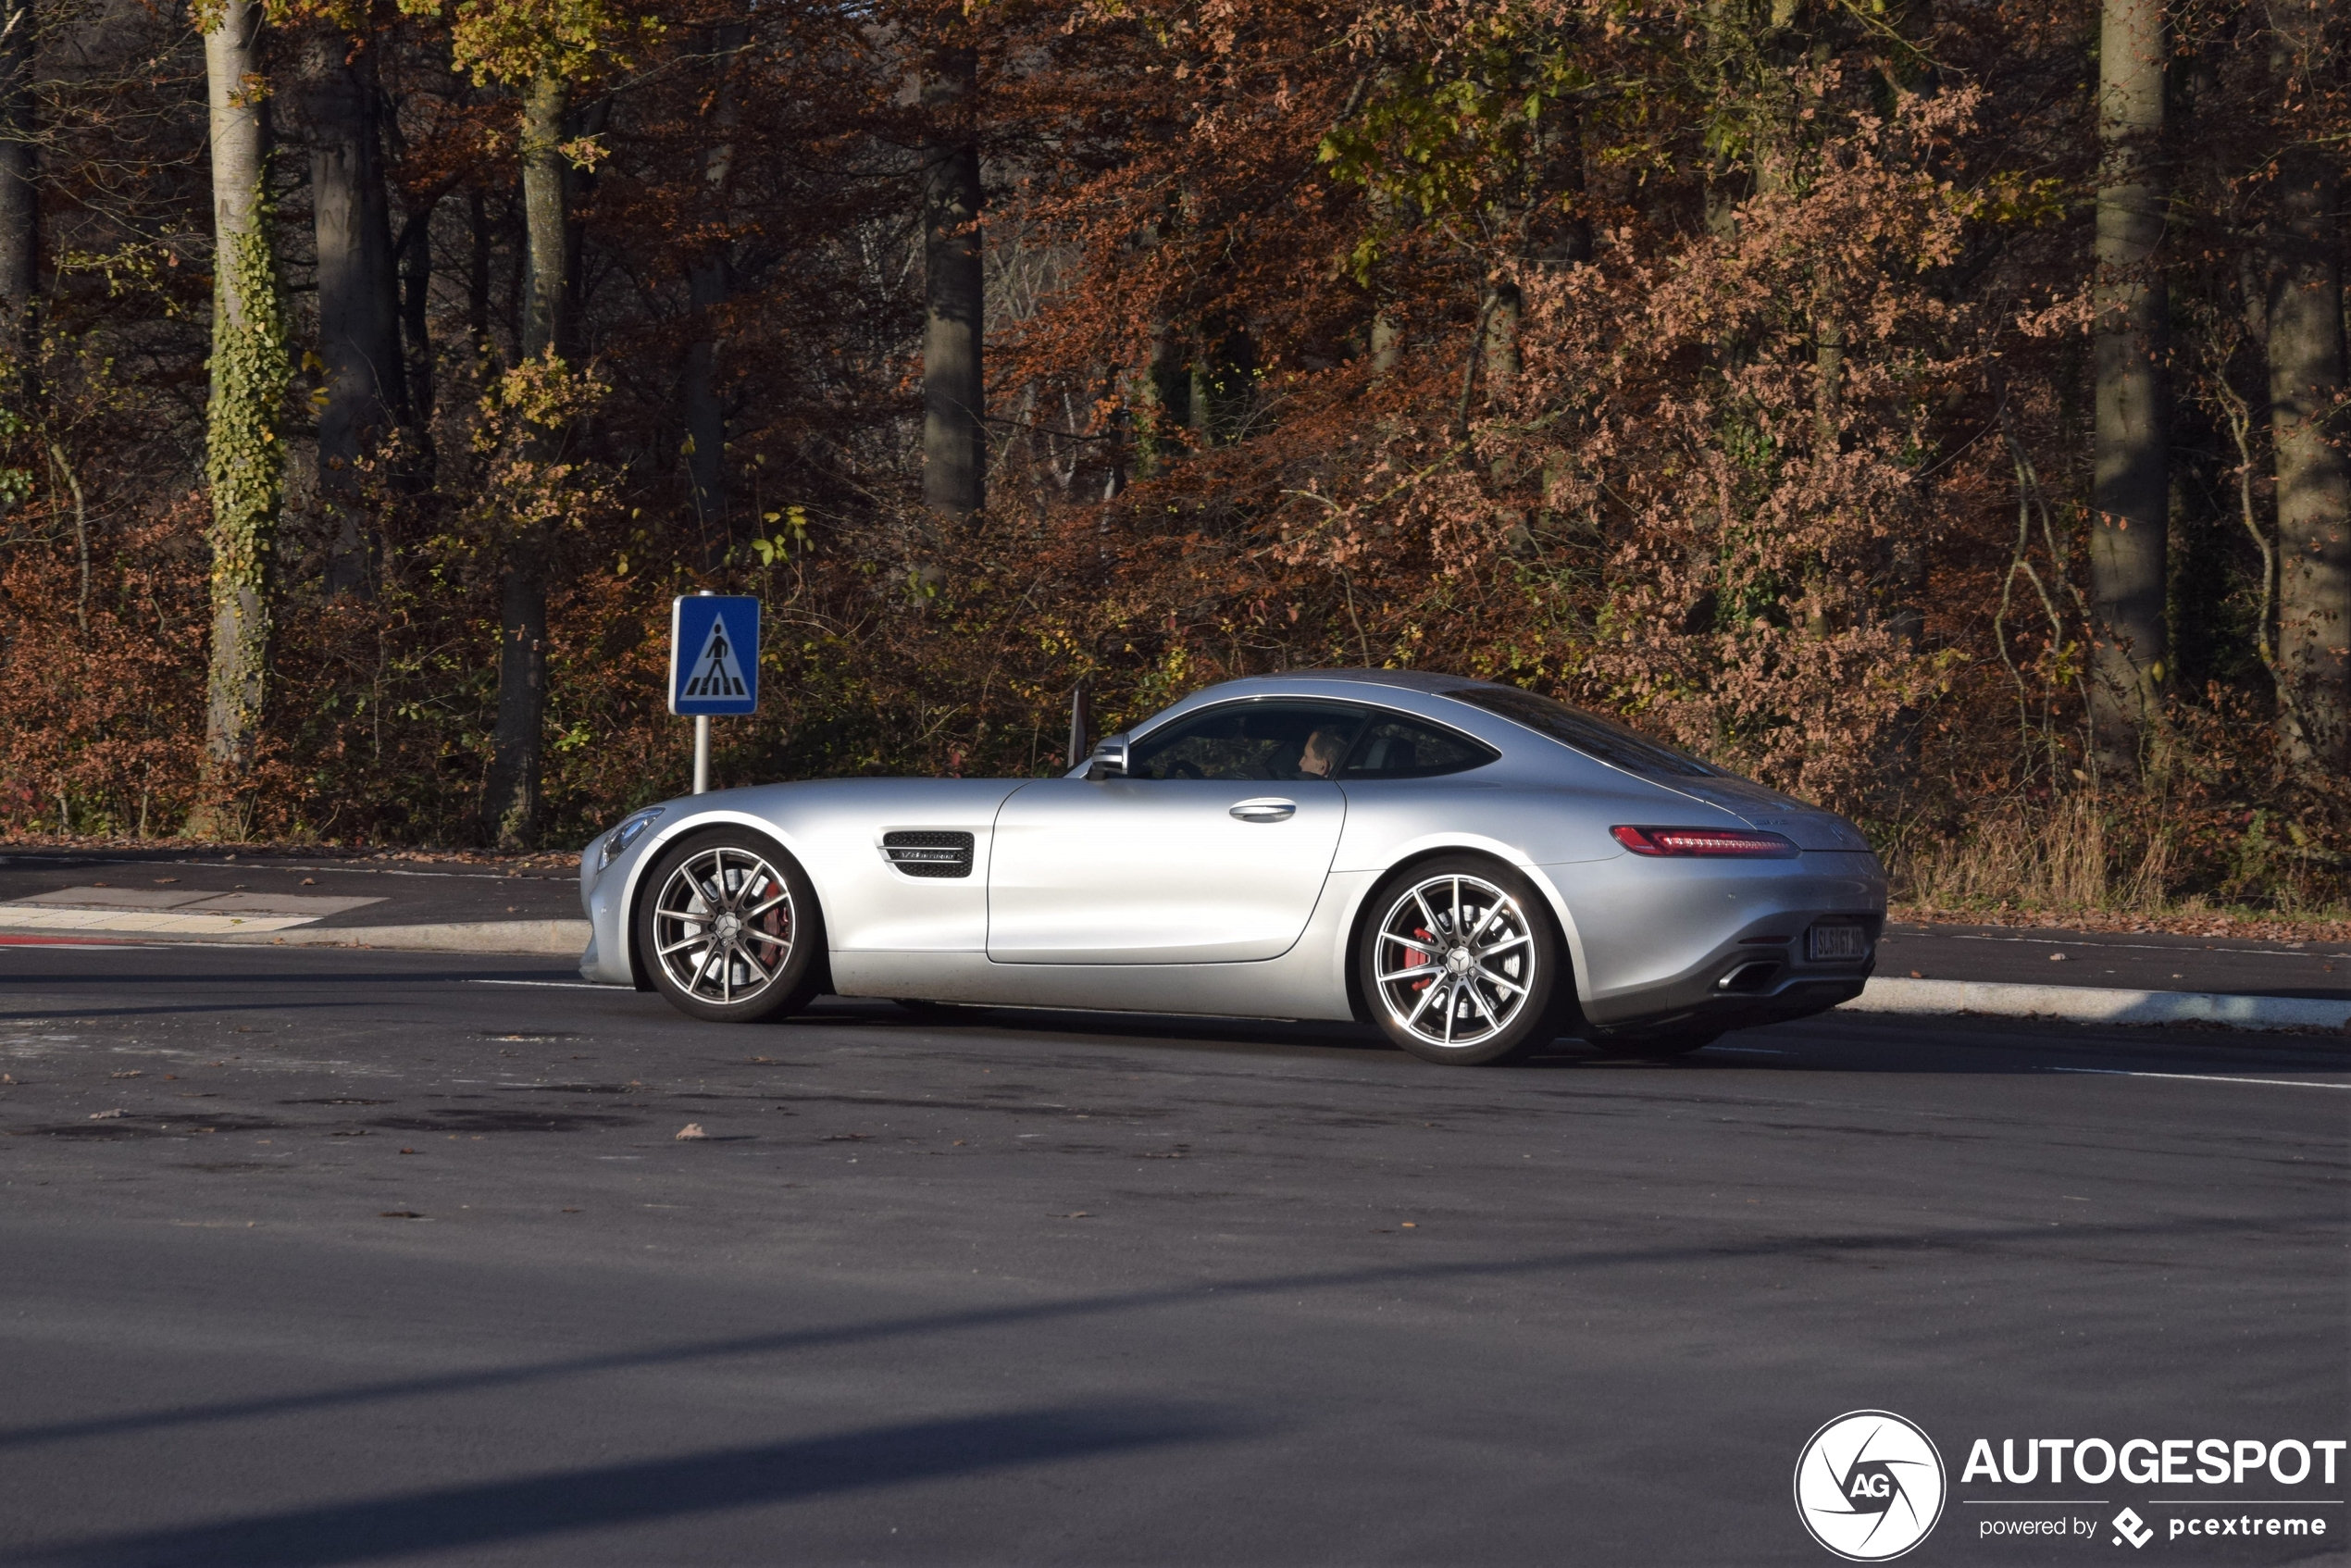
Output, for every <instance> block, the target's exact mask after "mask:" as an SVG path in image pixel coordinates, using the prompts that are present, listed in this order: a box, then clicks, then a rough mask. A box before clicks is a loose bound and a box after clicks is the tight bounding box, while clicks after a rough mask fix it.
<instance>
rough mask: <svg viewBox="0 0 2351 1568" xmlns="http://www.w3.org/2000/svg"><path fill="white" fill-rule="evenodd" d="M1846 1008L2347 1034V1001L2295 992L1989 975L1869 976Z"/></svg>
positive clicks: (2350, 1016) (2350, 1010) (2350, 1021)
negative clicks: (2234, 992) (2060, 982)
mask: <svg viewBox="0 0 2351 1568" xmlns="http://www.w3.org/2000/svg"><path fill="white" fill-rule="evenodd" d="M1838 1011H1840V1012H1846V1013H1924V1014H1953V1013H1973V1014H1982V1015H1984V1016H1989V1017H1995V1018H2065V1019H2071V1020H2072V1021H2074V1022H2077V1023H2084V1024H2218V1025H2220V1026H2221V1027H2223V1028H2231V1029H2328V1030H2333V1031H2336V1032H2345V1033H2351V1002H2335V1001H2328V1000H2324V999H2320V998H2316V997H2298V996H2223V995H2220V994H2219V993H2217V992H2213V991H2140V990H2119V989H2105V988H2103V987H2097V986H2028V985H2012V984H2009V983H2006V982H2003V981H1995V980H1904V979H1872V980H1871V981H1870V982H1869V984H1868V985H1866V986H1864V987H1863V988H1862V990H1861V994H1860V996H1857V997H1855V998H1854V999H1853V1000H1852V1001H1850V1002H1845V1003H1842V1004H1841V1005H1840V1007H1839V1009H1838Z"/></svg>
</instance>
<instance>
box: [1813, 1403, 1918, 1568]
mask: <svg viewBox="0 0 2351 1568" xmlns="http://www.w3.org/2000/svg"><path fill="white" fill-rule="evenodd" d="M1944 1495H1945V1483H1944V1477H1943V1456H1942V1455H1941V1454H1940V1453H1937V1452H1936V1451H1935V1449H1934V1440H1933V1439H1932V1438H1930V1437H1928V1436H1927V1435H1926V1434H1925V1433H1924V1432H1922V1431H1921V1430H1920V1429H1919V1428H1918V1426H1917V1425H1914V1424H1912V1423H1911V1422H1909V1421H1906V1420H1904V1419H1903V1418H1902V1417H1901V1416H1898V1415H1896V1414H1895V1413H1894V1412H1892V1411H1885V1410H1857V1411H1852V1412H1848V1413H1847V1414H1844V1415H1840V1416H1838V1417H1837V1418H1836V1419H1835V1421H1832V1422H1830V1423H1829V1424H1828V1425H1825V1426H1823V1427H1822V1428H1821V1429H1820V1430H1819V1431H1817V1432H1815V1433H1813V1434H1812V1437H1811V1440H1810V1441H1809V1442H1807V1443H1806V1444H1805V1445H1804V1451H1803V1453H1802V1454H1800V1455H1799V1456H1797V1462H1796V1513H1797V1518H1799V1519H1801V1520H1803V1521H1804V1527H1805V1529H1807V1530H1809V1531H1810V1532H1811V1535H1812V1538H1813V1539H1814V1540H1816V1541H1818V1542H1820V1543H1821V1545H1822V1546H1823V1547H1825V1548H1827V1549H1829V1550H1830V1551H1832V1552H1834V1553H1835V1554H1836V1555H1837V1556H1839V1557H1841V1558H1844V1559H1845V1560H1846V1561H1847V1562H1886V1561H1887V1560H1889V1559H1891V1558H1897V1557H1899V1556H1901V1555H1902V1554H1903V1553H1904V1552H1906V1551H1908V1550H1909V1549H1911V1548H1912V1547H1914V1546H1916V1545H1918V1544H1919V1543H1920V1542H1921V1541H1922V1540H1924V1539H1926V1537H1927V1532H1929V1531H1930V1530H1932V1529H1934V1523H1935V1521H1936V1520H1938V1519H1940V1518H1942V1517H1943V1500H1944Z"/></svg>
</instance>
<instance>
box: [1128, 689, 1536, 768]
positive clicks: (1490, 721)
mask: <svg viewBox="0 0 2351 1568" xmlns="http://www.w3.org/2000/svg"><path fill="white" fill-rule="evenodd" d="M1496 684H1497V683H1496V682H1493V681H1490V680H1477V679H1474V678H1470V677H1467V676H1458V675H1440V674H1437V673H1435V672H1432V671H1428V670H1412V669H1298V670H1286V671H1284V672H1282V673H1281V674H1279V675H1251V676H1243V677H1241V678H1239V679H1238V680H1222V681H1219V682H1217V683H1216V684H1215V685H1213V686H1203V687H1201V688H1200V690H1199V691H1194V692H1191V693H1190V694H1188V696H1185V697H1183V698H1181V699H1180V700H1178V701H1176V702H1175V703H1170V704H1169V705H1168V706H1167V707H1165V708H1163V709H1161V710H1160V711H1159V712H1158V713H1155V714H1153V715H1151V716H1150V717H1148V718H1145V719H1140V720H1138V721H1136V722H1135V723H1134V724H1133V725H1131V726H1129V728H1130V729H1132V730H1133V731H1135V732H1136V733H1138V734H1147V733H1149V732H1150V731H1151V730H1154V729H1157V728H1160V727H1161V726H1162V725H1163V724H1167V723H1169V722H1171V721H1173V720H1175V719H1177V718H1181V717H1184V716H1187V715H1189V714H1193V713H1197V712H1199V711H1200V709H1201V708H1204V707H1213V706H1215V705H1216V704H1218V703H1232V702H1249V701H1251V700H1255V699H1263V698H1271V697H1320V698H1325V699H1332V698H1336V699H1338V700H1341V701H1347V700H1352V701H1355V702H1359V703H1377V702H1380V701H1381V700H1382V693H1384V692H1385V693H1387V694H1388V696H1387V705H1388V706H1391V707H1395V708H1399V709H1400V710H1402V711H1404V712H1407V713H1412V714H1414V715H1415V716H1419V717H1422V718H1434V719H1437V720H1438V721H1439V722H1442V723H1445V724H1449V725H1450V726H1452V727H1453V728H1456V729H1463V730H1467V731H1468V732H1469V733H1471V734H1473V735H1474V736H1476V737H1477V738H1478V739H1480V740H1485V741H1486V742H1488V743H1489V744H1495V745H1499V746H1501V747H1502V749H1503V750H1504V751H1505V752H1506V753H1507V752H1510V751H1512V750H1519V751H1521V752H1524V748H1525V742H1526V740H1527V739H1528V738H1530V737H1535V738H1537V739H1540V740H1544V741H1545V742H1547V746H1546V747H1545V748H1543V749H1545V750H1548V749H1549V747H1553V746H1557V745H1558V744H1559V742H1558V741H1556V740H1552V739H1551V738H1550V737H1549V736H1538V735H1537V734H1536V731H1533V730H1529V729H1527V728H1524V727H1523V726H1521V725H1516V724H1512V723H1511V722H1510V721H1509V720H1508V719H1505V718H1502V717H1500V716H1498V715H1495V714H1492V713H1488V712H1486V711H1484V710H1482V709H1480V708H1477V707H1475V706H1474V705H1472V704H1469V703H1452V702H1446V701H1443V700H1442V699H1444V698H1446V697H1448V696H1449V695H1450V694H1451V693H1453V692H1456V691H1460V690H1461V689H1462V688H1463V687H1465V686H1487V687H1490V686H1494V685H1496ZM1506 690H1514V688H1506ZM1398 697H1402V698H1404V699H1405V700H1404V701H1401V702H1398V701H1396V698H1398ZM1431 698H1436V699H1439V700H1438V701H1436V702H1432V701H1430V699H1431ZM1413 699H1418V700H1417V701H1414V700H1413Z"/></svg>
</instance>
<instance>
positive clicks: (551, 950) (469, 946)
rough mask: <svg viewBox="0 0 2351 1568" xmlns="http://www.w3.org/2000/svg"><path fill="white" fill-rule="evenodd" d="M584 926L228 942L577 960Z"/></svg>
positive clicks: (539, 923) (347, 931) (359, 929)
mask: <svg viewBox="0 0 2351 1568" xmlns="http://www.w3.org/2000/svg"><path fill="white" fill-rule="evenodd" d="M590 935H591V927H590V926H589V924H588V922H587V921H585V920H466V921H450V922H447V923H444V924H442V925H438V926H330V927H325V928H323V929H321V928H317V927H312V928H308V929H295V930H292V931H267V932H262V931H256V932H255V933H254V934H253V935H252V936H250V937H237V938H234V939H232V940H235V941H236V942H237V943H238V944H239V945H241V946H254V947H281V946H282V947H372V948H391V949H394V950H402V951H406V952H513V953H529V954H531V955H532V956H534V957H548V958H570V959H577V958H578V956H579V955H580V954H581V953H583V952H586V951H587V950H588V939H589V936H590Z"/></svg>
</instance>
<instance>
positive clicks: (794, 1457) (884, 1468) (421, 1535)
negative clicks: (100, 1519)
mask: <svg viewBox="0 0 2351 1568" xmlns="http://www.w3.org/2000/svg"><path fill="white" fill-rule="evenodd" d="M1243 1425H1244V1424H1243V1423H1242V1422H1240V1421H1239V1420H1238V1418H1234V1417H1230V1416H1223V1415H1216V1414H1212V1413H1209V1412H1202V1411H1198V1410H1188V1409H1181V1408H1171V1407H1165V1406H1149V1405H1081V1406H1069V1407H1064V1408H1059V1409H1046V1410H1036V1411H1023V1412H1013V1413H1008V1414H1002V1415H982V1416H967V1417H963V1418H960V1419H954V1420H941V1421H926V1422H915V1423H910V1424H906V1425H896V1426H881V1427H875V1428H872V1429H870V1430H867V1431H863V1432H851V1433H845V1434H842V1435H840V1436H838V1437H803V1438H800V1439H798V1440H795V1441H792V1442H783V1443H767V1444H762V1445H760V1446H758V1447H753V1448H740V1449H723V1450H718V1451H716V1452H712V1453H697V1454H687V1455H681V1456H679V1457H677V1458H672V1459H655V1460H641V1461H637V1462H632V1463H626V1464H607V1465H598V1466H595V1467H593V1468H589V1469H580V1470H570V1471H565V1472H562V1473H560V1474H557V1475H540V1476H532V1477H529V1478H528V1479H522V1480H512V1481H488V1482H482V1483H479V1484H477V1485H472V1486H459V1487H436V1488H434V1489H432V1490H429V1491H417V1492H409V1493H406V1494H404V1495H403V1496H398V1497H391V1498H380V1499H374V1500H367V1501H357V1502H343V1503H329V1504H324V1505H321V1506H317V1507H313V1508H298V1509H289V1510H287V1511H285V1512H278V1513H258V1514H253V1515H249V1516H247V1517H245V1518H242V1519H230V1520H226V1521H223V1522H221V1523H218V1524H192V1525H188V1526H186V1527H184V1528H180V1529H165V1530H150V1531H140V1532H136V1533H130V1534H123V1535H116V1536H102V1537H94V1538H90V1539H85V1540H81V1541H75V1542H69V1543H62V1544H58V1545H55V1546H49V1547H34V1548H31V1549H27V1550H24V1551H21V1552H18V1553H12V1554H10V1555H9V1556H8V1557H7V1558H6V1559H5V1561H6V1562H10V1563H22V1564H28V1565H30V1564H43V1565H46V1568H100V1565H101V1564H103V1565H104V1568H161V1565H162V1564H166V1563H170V1564H174V1565H181V1564H190V1563H218V1564H223V1565H230V1564H233V1565H235V1568H310V1565H319V1564H328V1563H338V1562H367V1561H368V1560H370V1559H375V1558H386V1557H405V1556H408V1555H411V1554H415V1553H423V1552H436V1551H460V1550H464V1549H468V1548H479V1547H484V1546H488V1545H491V1544H492V1543H495V1542H502V1541H514V1540H520V1539H526V1538H529V1537H539V1536H551V1535H556V1534H559V1533H561V1532H564V1531H567V1530H587V1529H598V1528H613V1527H616V1526H619V1527H625V1526H628V1525H632V1524H647V1523H651V1522H653V1521H657V1520H663V1519H674V1518H678V1517H679V1516H681V1515H688V1514H698V1513H710V1512H717V1511H719V1510H722V1509H731V1508H753V1507H758V1506H761V1505H763V1504H770V1503H779V1502H794V1501H798V1500H802V1499H804V1498H811V1497H816V1496H821V1495H825V1494H827V1493H836V1492H847V1491H855V1490H859V1489H861V1488H865V1487H889V1486H896V1485H899V1484H901V1483H903V1482H908V1481H927V1480H935V1479H938V1478H939V1477H942V1476H949V1475H972V1474H975V1473H977V1472H983V1471H990V1470H1003V1469H1009V1468H1012V1467H1014V1466H1018V1465H1026V1464H1044V1463H1051V1462H1055V1461H1059V1460H1067V1459H1079V1458H1085V1457H1088V1456H1092V1455H1099V1454H1102V1453H1109V1452H1116V1451H1120V1450H1136V1449H1150V1448H1159V1447H1163V1446H1165V1445H1168V1444H1172V1443H1198V1442H1204V1441H1209V1440H1212V1439H1216V1438H1221V1437H1231V1436H1234V1435H1237V1434H1238V1433H1239V1432H1240V1431H1241V1430H1242V1429H1243Z"/></svg>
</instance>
